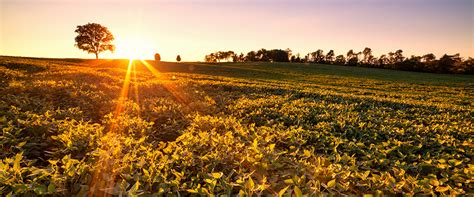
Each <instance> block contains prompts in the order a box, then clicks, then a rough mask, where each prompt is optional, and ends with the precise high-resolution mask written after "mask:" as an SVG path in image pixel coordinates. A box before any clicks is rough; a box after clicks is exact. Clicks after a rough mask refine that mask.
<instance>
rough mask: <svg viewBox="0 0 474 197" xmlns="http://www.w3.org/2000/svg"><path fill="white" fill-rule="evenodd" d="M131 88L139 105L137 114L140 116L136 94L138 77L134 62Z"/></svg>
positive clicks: (138, 101)
mask: <svg viewBox="0 0 474 197" xmlns="http://www.w3.org/2000/svg"><path fill="white" fill-rule="evenodd" d="M133 88H134V92H135V100H136V103H137V104H138V105H139V108H138V112H137V115H138V116H140V97H139V94H138V79H137V65H136V64H133Z"/></svg>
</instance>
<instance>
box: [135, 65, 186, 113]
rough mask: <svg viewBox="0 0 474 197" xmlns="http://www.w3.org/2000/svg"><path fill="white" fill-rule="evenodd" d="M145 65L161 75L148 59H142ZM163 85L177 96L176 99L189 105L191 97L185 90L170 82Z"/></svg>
mask: <svg viewBox="0 0 474 197" xmlns="http://www.w3.org/2000/svg"><path fill="white" fill-rule="evenodd" d="M140 61H141V62H142V63H143V65H145V67H146V68H147V69H148V70H149V71H150V72H151V73H152V74H153V75H155V76H156V77H160V76H161V75H160V72H159V71H158V70H157V69H155V68H154V67H153V66H152V65H151V64H149V63H148V62H146V61H143V60H140ZM163 87H164V88H165V89H166V90H167V91H168V92H170V93H171V95H173V97H175V98H176V100H178V102H180V103H181V104H184V105H186V106H188V104H189V103H190V102H191V99H190V98H189V96H187V95H186V94H185V92H184V91H182V90H180V89H179V88H178V87H177V86H176V85H174V84H170V83H163Z"/></svg>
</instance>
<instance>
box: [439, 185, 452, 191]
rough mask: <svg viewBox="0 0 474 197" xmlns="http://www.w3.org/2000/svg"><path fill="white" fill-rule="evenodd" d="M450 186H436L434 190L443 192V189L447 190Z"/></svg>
mask: <svg viewBox="0 0 474 197" xmlns="http://www.w3.org/2000/svg"><path fill="white" fill-rule="evenodd" d="M450 188H451V187H449V186H438V187H436V191H437V192H445V191H448V190H449V189H450Z"/></svg>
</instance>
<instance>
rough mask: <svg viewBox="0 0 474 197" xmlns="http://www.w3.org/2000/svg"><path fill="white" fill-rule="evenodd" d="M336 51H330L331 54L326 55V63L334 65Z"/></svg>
mask: <svg viewBox="0 0 474 197" xmlns="http://www.w3.org/2000/svg"><path fill="white" fill-rule="evenodd" d="M334 55H335V54H334V50H329V52H328V53H327V54H326V62H327V63H330V64H332V62H333V61H334Z"/></svg>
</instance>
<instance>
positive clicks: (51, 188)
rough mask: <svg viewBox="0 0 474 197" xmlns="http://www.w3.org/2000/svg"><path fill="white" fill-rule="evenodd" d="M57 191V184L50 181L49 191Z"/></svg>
mask: <svg viewBox="0 0 474 197" xmlns="http://www.w3.org/2000/svg"><path fill="white" fill-rule="evenodd" d="M54 192H56V185H54V184H53V183H50V184H49V185H48V193H54Z"/></svg>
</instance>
